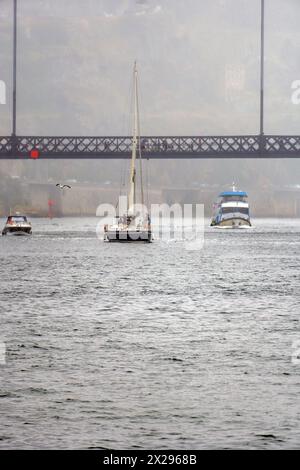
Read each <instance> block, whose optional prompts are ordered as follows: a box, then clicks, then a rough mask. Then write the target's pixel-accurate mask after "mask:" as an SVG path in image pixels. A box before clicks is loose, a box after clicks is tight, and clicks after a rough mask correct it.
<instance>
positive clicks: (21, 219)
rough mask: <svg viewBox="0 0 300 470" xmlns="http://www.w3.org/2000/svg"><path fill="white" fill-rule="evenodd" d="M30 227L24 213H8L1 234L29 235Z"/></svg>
mask: <svg viewBox="0 0 300 470" xmlns="http://www.w3.org/2000/svg"><path fill="white" fill-rule="evenodd" d="M31 233H32V227H31V223H30V222H28V220H27V217H26V216H25V215H19V214H16V215H10V216H8V218H7V221H6V224H5V227H4V229H3V230H2V235H31Z"/></svg>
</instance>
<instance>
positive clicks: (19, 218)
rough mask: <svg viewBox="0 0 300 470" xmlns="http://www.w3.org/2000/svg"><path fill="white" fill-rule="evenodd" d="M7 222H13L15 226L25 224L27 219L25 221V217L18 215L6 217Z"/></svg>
mask: <svg viewBox="0 0 300 470" xmlns="http://www.w3.org/2000/svg"><path fill="white" fill-rule="evenodd" d="M8 221H9V222H15V223H16V224H20V223H22V222H27V219H26V217H23V216H21V215H18V216H11V217H8Z"/></svg>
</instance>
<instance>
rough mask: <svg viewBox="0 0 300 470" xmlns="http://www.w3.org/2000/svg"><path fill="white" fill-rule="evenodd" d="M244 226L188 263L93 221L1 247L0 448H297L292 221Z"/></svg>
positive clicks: (40, 230)
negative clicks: (103, 237)
mask: <svg viewBox="0 0 300 470" xmlns="http://www.w3.org/2000/svg"><path fill="white" fill-rule="evenodd" d="M0 223H1V227H2V225H4V221H3V220H1V221H0ZM254 223H255V227H254V228H253V229H251V230H243V231H234V230H233V231H231V230H229V231H221V230H216V229H210V228H209V227H206V232H205V245H204V248H203V249H202V250H200V251H189V250H186V249H185V247H184V243H183V242H182V241H180V240H173V241H166V240H156V241H155V242H154V243H152V244H150V245H149V244H140V245H134V244H131V245H130V244H129V245H128V244H121V245H120V244H108V243H103V242H101V241H99V240H98V239H97V237H96V235H95V227H96V224H97V220H96V219H95V218H78V219H72V218H70V219H54V220H52V221H49V220H46V219H34V220H33V230H34V235H33V236H32V237H31V238H22V237H21V238H18V237H2V239H0V259H1V264H0V321H1V330H0V341H2V346H3V347H4V345H5V347H6V356H5V358H3V357H2V365H1V362H0V376H1V383H0V448H2V449H4V448H8V449H11V448H23V449H30V448H61V449H66V448H71V449H75V448H76V449H89V448H95V449H112V448H114V449H122V448H123V449H147V448H148V449H149V448H154V449H171V448H173V449H193V448H194V449H202V448H210V449H215V448H222V449H226V448H249V449H254V448H256V449H265V448H299V447H300V364H298V362H300V360H297V357H296V356H297V346H298V349H300V294H299V292H300V291H299V277H300V274H299V267H300V251H299V249H300V221H299V220H257V221H254ZM297 341H299V344H298V345H297ZM299 357H300V352H299Z"/></svg>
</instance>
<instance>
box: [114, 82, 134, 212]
mask: <svg viewBox="0 0 300 470" xmlns="http://www.w3.org/2000/svg"><path fill="white" fill-rule="evenodd" d="M132 102H133V85H132V81H131V80H130V82H129V87H128V93H127V100H126V103H125V108H126V110H127V111H126V110H124V112H123V122H122V130H123V133H124V135H125V136H128V135H130V133H131V130H130V128H131V115H132ZM128 110H129V112H128ZM127 169H128V162H127V160H126V159H122V164H121V172H120V183H119V196H122V195H123V194H124V188H125V185H126V174H127ZM118 204H119V198H118V200H117V203H116V208H117V207H118Z"/></svg>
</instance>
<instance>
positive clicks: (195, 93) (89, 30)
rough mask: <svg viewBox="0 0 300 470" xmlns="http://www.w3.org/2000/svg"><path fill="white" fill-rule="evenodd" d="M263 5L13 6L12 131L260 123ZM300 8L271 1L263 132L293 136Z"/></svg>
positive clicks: (7, 73)
mask: <svg viewBox="0 0 300 470" xmlns="http://www.w3.org/2000/svg"><path fill="white" fill-rule="evenodd" d="M12 3H13V2H12V0H0V80H4V81H5V82H6V83H7V87H8V97H7V98H8V99H7V105H6V106H4V105H1V106H0V134H2V135H5V134H9V133H10V132H11V113H10V109H11V67H12V57H11V53H12V42H11V35H12ZM259 30H260V0H252V1H251V2H250V1H249V0H209V1H208V0H85V1H82V0H19V38H18V44H19V47H18V111H19V113H18V134H31V135H37V134H40V135H47V134H48V135H51V134H53V135H55V134H58V135H62V134H66V135H67V134H69V135H72V134H73V135H76V134H82V135H97V134H98V135H105V134H128V133H130V125H129V109H130V105H129V103H130V84H131V71H132V66H133V61H134V60H135V59H137V61H138V67H139V72H140V95H141V114H142V133H143V134H148V135H149V134H154V135H155V134H157V135H159V134H175V135H176V134H185V135H192V134H198V135H201V134H222V133H224V134H244V133H257V132H258V126H259V45H260V43H259V41H260V35H259V32H260V31H259ZM299 49H300V1H299V0H266V77H265V78H266V117H265V132H266V133H288V134H292V133H296V134H299V127H300V126H299V123H300V119H299V118H300V105H298V106H297V105H295V104H292V102H291V94H292V90H291V84H292V82H293V81H294V80H297V79H300V62H299Z"/></svg>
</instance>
